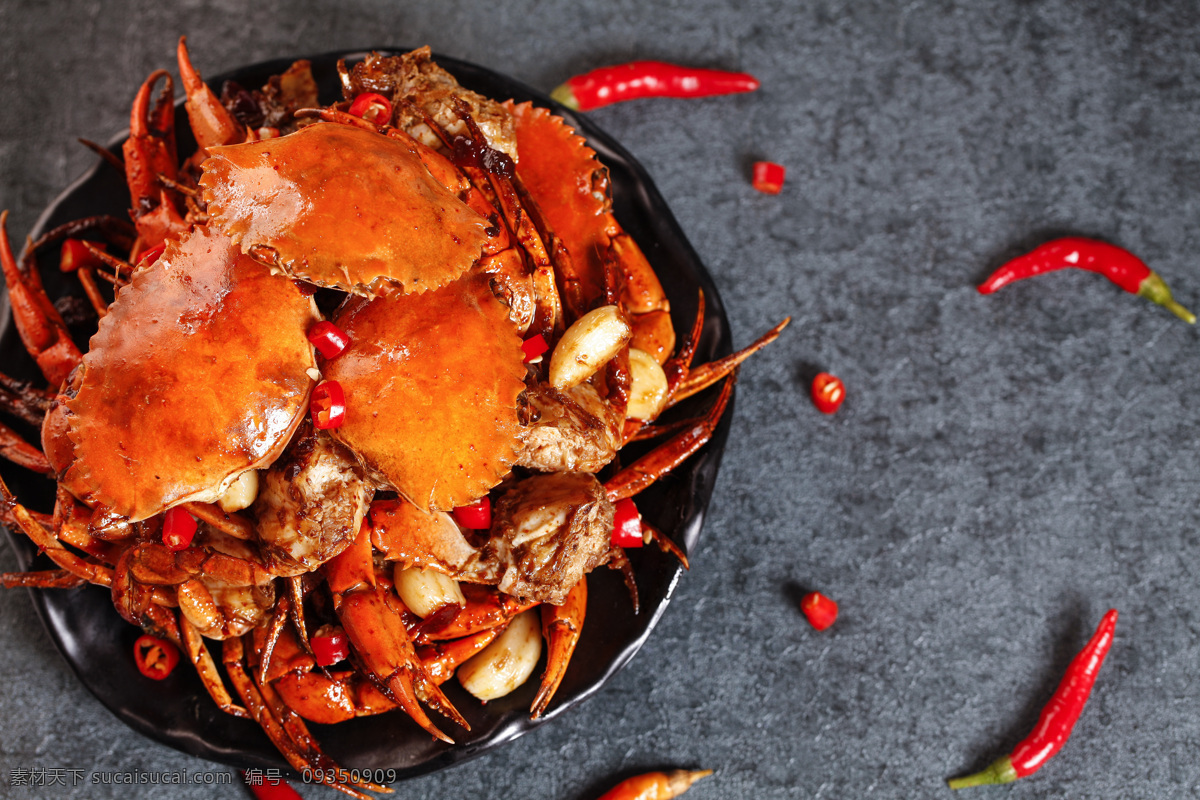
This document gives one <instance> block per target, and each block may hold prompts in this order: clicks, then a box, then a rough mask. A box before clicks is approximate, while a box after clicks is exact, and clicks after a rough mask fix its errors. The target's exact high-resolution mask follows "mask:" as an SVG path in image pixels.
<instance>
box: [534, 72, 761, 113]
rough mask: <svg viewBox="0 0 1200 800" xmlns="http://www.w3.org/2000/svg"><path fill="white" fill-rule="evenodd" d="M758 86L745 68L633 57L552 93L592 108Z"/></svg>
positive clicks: (571, 105)
mask: <svg viewBox="0 0 1200 800" xmlns="http://www.w3.org/2000/svg"><path fill="white" fill-rule="evenodd" d="M758 87H759V83H758V80H757V79H756V78H755V77H754V76H753V75H749V74H747V73H745V72H725V71H723V70H719V69H698V68H695V67H682V66H679V65H678V64H668V63H666V62H665V61H631V62H629V63H628V64H618V65H616V66H613V67H600V68H599V69H594V70H592V71H591V72H587V73H584V74H583V75H576V76H575V77H573V78H568V79H567V82H566V83H564V84H562V85H561V86H559V87H558V88H557V89H555V90H554V91H552V92H551V93H550V96H551V97H552V98H554V99H555V100H557V101H558V102H560V103H562V104H563V105H564V106H566V107H567V108H570V109H572V110H575V111H591V110H592V109H593V108H601V107H602V106H607V105H609V104H611V103H620V102H622V101H623V100H640V99H641V98H643V97H711V96H713V95H719V94H736V93H738V92H753V91H754V90H755V89H757V88H758Z"/></svg>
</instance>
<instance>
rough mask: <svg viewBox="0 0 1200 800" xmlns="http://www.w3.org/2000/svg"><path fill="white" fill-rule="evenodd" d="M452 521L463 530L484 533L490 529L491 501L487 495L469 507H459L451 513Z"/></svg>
mask: <svg viewBox="0 0 1200 800" xmlns="http://www.w3.org/2000/svg"><path fill="white" fill-rule="evenodd" d="M453 515H454V519H455V521H456V522H458V524H459V525H462V526H463V527H464V528H470V529H471V530H474V531H485V530H487V529H488V528H490V527H492V501H491V500H490V499H489V498H488V496H487V495H484V496H483V497H481V498H479V499H478V500H476V501H475V502H474V503H472V504H471V505H469V506H459V507H458V508H456V509H454V511H453Z"/></svg>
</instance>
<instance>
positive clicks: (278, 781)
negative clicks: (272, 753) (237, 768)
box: [242, 770, 304, 800]
mask: <svg viewBox="0 0 1200 800" xmlns="http://www.w3.org/2000/svg"><path fill="white" fill-rule="evenodd" d="M242 780H244V781H245V782H246V788H247V789H249V790H250V794H252V795H254V797H255V800H304V798H303V797H302V796H301V794H300V793H299V792H297V791H296V790H295V789H293V788H292V785H291V784H290V783H288V782H287V781H285V780H283V779H282V778H271V779H268V778H262V777H257V776H256V777H255V779H254V781H253V782H251V780H250V778H249V777H247V775H246V771H245V770H242Z"/></svg>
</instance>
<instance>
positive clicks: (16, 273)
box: [0, 211, 83, 388]
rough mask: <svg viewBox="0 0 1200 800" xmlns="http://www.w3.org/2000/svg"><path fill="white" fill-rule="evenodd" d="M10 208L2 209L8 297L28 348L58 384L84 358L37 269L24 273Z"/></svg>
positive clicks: (0, 238) (0, 242)
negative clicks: (19, 264)
mask: <svg viewBox="0 0 1200 800" xmlns="http://www.w3.org/2000/svg"><path fill="white" fill-rule="evenodd" d="M7 220H8V212H7V211H4V212H0V266H2V267H3V269H4V280H5V282H6V283H7V284H8V301H9V303H10V304H11V305H12V316H13V322H15V323H16V326H17V332H18V333H19V334H20V335H21V341H22V342H24V343H25V349H26V350H28V351H29V354H30V355H31V356H33V358H34V360H35V361H37V365H38V368H40V369H41V371H42V374H43V375H45V376H46V380H48V381H49V382H50V383H51V384H52V385H53V386H54V387H55V388H57V387H59V386H61V385H62V383H63V382H64V381H65V380H66V379H67V375H68V374H70V372H71V370H73V369H75V365H76V364H78V363H79V362H80V360H81V359H82V358H83V356H82V354H80V352H79V348H77V347H76V346H75V342H73V341H71V334H70V333H69V332H68V331H67V325H66V323H65V322H63V318H62V316H60V315H59V313H58V311H57V310H55V308H54V305H53V304H52V303H51V302H50V299H49V298H48V297H46V293H45V291H43V289H42V279H41V276H40V275H39V274H38V272H37V270H30V271H29V272H28V273H27V274H24V275H23V274H22V273H21V270H20V269H19V268H18V267H17V261H16V259H15V258H14V257H13V251H12V245H11V244H9V241H8V231H7V228H6V224H5V223H6V222H7Z"/></svg>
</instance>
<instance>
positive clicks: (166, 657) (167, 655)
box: [133, 633, 179, 681]
mask: <svg viewBox="0 0 1200 800" xmlns="http://www.w3.org/2000/svg"><path fill="white" fill-rule="evenodd" d="M133 660H134V661H135V662H136V663H137V668H138V671H140V672H141V673H142V674H143V675H145V676H146V677H147V678H153V679H154V680H156V681H161V680H162V679H163V678H165V677H167V676H168V675H170V674H171V671H172V670H173V669H175V665H176V664H178V663H179V650H177V649H176V648H175V645H173V644H171V643H170V642H168V641H167V640H165V639H159V638H158V637H157V636H151V635H150V634H148V633H147V634H144V635H142V636H139V637H138V640H137V641H136V642H134V643H133Z"/></svg>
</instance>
